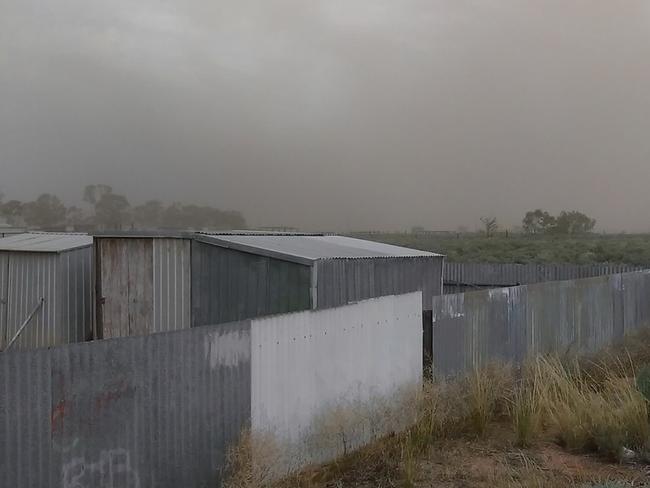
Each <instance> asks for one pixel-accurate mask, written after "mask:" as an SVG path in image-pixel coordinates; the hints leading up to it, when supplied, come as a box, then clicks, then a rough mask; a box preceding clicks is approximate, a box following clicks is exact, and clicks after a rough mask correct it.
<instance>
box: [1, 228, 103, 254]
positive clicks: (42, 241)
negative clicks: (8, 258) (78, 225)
mask: <svg viewBox="0 0 650 488" xmlns="http://www.w3.org/2000/svg"><path fill="white" fill-rule="evenodd" d="M92 243H93V238H92V237H91V236H89V235H88V234H72V233H66V234H60V233H54V232H28V233H25V234H16V235H12V236H8V237H3V238H0V251H22V252H63V251H69V250H71V249H78V248H81V247H87V246H91V245H92Z"/></svg>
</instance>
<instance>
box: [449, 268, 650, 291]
mask: <svg viewBox="0 0 650 488" xmlns="http://www.w3.org/2000/svg"><path fill="white" fill-rule="evenodd" d="M645 268H646V267H643V266H632V265H626V264H586V265H575V264H514V263H496V264H492V263H449V262H447V263H445V268H444V283H445V290H446V292H447V293H454V292H461V291H471V289H472V288H474V289H475V288H482V287H493V288H497V287H502V286H515V285H529V284H533V283H543V282H546V281H560V280H575V279H581V278H592V277H596V276H605V275H610V274H620V273H630V272H634V271H641V270H643V269H645Z"/></svg>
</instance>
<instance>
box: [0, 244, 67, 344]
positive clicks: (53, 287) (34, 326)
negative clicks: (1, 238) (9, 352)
mask: <svg viewBox="0 0 650 488" xmlns="http://www.w3.org/2000/svg"><path fill="white" fill-rule="evenodd" d="M8 268H9V281H8V283H9V293H8V299H7V328H6V329H7V334H6V337H7V341H8V340H11V338H12V337H13V336H14V335H15V334H16V332H17V331H18V329H19V328H20V326H21V324H22V323H23V322H24V321H25V319H26V318H27V316H28V315H29V314H30V313H31V312H32V310H33V309H34V307H35V306H36V305H37V304H38V302H39V300H40V299H41V297H42V298H44V299H45V303H43V306H42V307H41V308H40V309H39V311H38V312H37V313H36V314H35V315H34V317H33V318H32V320H31V322H30V323H29V326H28V327H27V328H25V330H24V331H23V333H22V334H21V336H20V337H19V338H18V340H17V342H16V343H15V344H14V346H13V347H14V348H15V349H33V348H35V347H46V346H54V345H57V344H63V343H65V341H66V338H67V333H66V332H67V331H66V328H65V326H64V325H63V324H62V323H61V322H60V320H59V319H60V315H59V314H60V312H61V310H60V307H61V301H60V289H59V287H58V272H59V269H60V267H59V255H58V254H55V253H31V252H11V253H9V266H8Z"/></svg>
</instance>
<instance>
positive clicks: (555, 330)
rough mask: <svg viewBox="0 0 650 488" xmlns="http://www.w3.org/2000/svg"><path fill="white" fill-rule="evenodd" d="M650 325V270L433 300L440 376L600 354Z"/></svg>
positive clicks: (440, 297)
mask: <svg viewBox="0 0 650 488" xmlns="http://www.w3.org/2000/svg"><path fill="white" fill-rule="evenodd" d="M643 326H650V272H646V271H644V272H637V273H628V274H616V275H610V276H602V277H597V278H590V279H584V280H574V281H561V282H549V283H540V284H535V285H525V286H518V287H512V288H501V289H492V290H483V291H476V292H470V293H465V294H457V295H443V296H438V297H434V299H433V351H434V353H433V357H434V360H433V367H434V371H435V374H436V375H442V376H445V375H450V374H457V373H462V372H467V371H469V370H471V369H473V368H474V367H480V366H482V365H485V364H487V363H488V362H490V361H493V360H502V361H514V362H519V361H521V360H523V359H524V358H525V357H527V356H530V355H535V354H546V353H560V354H565V353H574V352H593V351H596V350H597V349H599V348H601V347H602V346H604V345H606V344H609V343H611V342H612V341H615V340H617V339H620V338H621V337H623V335H624V334H626V333H627V332H629V331H631V330H634V329H637V328H639V327H643Z"/></svg>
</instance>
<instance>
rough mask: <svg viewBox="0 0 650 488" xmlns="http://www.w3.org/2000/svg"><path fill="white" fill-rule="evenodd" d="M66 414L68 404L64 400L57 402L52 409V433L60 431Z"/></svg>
mask: <svg viewBox="0 0 650 488" xmlns="http://www.w3.org/2000/svg"><path fill="white" fill-rule="evenodd" d="M67 412H68V403H67V402H66V401H65V400H61V401H59V403H57V405H56V406H55V407H54V408H53V409H52V416H51V425H52V432H55V431H57V430H60V429H61V428H62V427H63V420H64V418H65V416H66V414H67Z"/></svg>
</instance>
